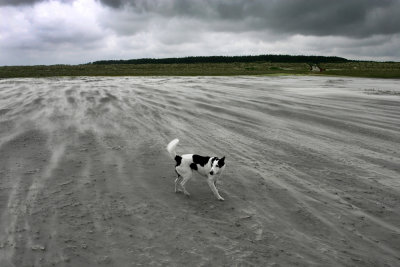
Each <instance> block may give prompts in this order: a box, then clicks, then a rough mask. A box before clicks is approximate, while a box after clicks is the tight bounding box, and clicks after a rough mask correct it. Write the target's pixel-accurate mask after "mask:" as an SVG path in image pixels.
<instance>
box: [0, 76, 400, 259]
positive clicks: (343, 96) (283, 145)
mask: <svg viewBox="0 0 400 267" xmlns="http://www.w3.org/2000/svg"><path fill="white" fill-rule="evenodd" d="M398 84H399V80H379V79H357V78H343V79H342V78H330V77H143V78H141V77H118V78H109V77H99V78H87V77H82V78H46V79H3V80H0V266H2V267H9V266H18V267H20V266H400V149H399V148H400V96H399V91H400V88H399V86H398ZM173 138H179V139H180V143H179V145H178V148H177V152H178V153H197V154H200V155H210V156H219V157H222V156H226V162H227V167H226V169H225V172H224V174H223V176H222V179H221V181H220V182H219V184H218V188H219V190H220V193H221V196H222V197H224V198H225V201H224V202H220V201H217V200H216V199H215V198H214V196H213V194H212V193H211V191H210V190H209V188H208V185H207V183H206V182H205V181H204V178H203V177H201V176H198V175H197V176H196V175H195V176H194V177H193V179H192V180H191V181H190V182H189V183H188V185H187V189H188V191H189V192H190V193H191V197H190V198H187V197H185V196H184V195H183V194H175V193H174V179H175V172H174V162H173V161H172V160H171V159H170V158H169V156H168V153H167V151H166V150H165V146H166V145H167V143H168V142H169V141H171V140H172V139H173Z"/></svg>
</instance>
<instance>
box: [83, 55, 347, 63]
mask: <svg viewBox="0 0 400 267" xmlns="http://www.w3.org/2000/svg"><path fill="white" fill-rule="evenodd" d="M254 62H270V63H307V62H318V63H343V62H348V60H347V59H345V58H342V57H323V56H291V55H259V56H231V57H229V56H208V57H180V58H141V59H128V60H101V61H95V62H93V63H91V64H96V65H105V64H107V65H110V64H197V63H203V64H204V63H254Z"/></svg>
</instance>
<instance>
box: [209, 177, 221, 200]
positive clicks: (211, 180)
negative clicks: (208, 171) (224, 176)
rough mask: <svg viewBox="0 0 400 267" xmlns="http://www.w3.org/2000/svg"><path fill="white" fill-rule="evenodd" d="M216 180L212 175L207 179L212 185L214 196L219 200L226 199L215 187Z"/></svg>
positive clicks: (210, 185)
mask: <svg viewBox="0 0 400 267" xmlns="http://www.w3.org/2000/svg"><path fill="white" fill-rule="evenodd" d="M214 182H215V180H214V179H213V178H212V177H209V178H208V179H207V183H208V186H209V187H210V189H211V191H212V192H213V193H214V196H215V197H216V198H217V199H218V200H221V201H224V199H223V198H222V197H221V196H220V195H219V193H218V190H217V188H216V187H215V184H214Z"/></svg>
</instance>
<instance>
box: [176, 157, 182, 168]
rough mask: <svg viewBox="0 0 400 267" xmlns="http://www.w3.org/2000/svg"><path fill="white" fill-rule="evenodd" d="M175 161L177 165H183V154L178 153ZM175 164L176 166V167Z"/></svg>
mask: <svg viewBox="0 0 400 267" xmlns="http://www.w3.org/2000/svg"><path fill="white" fill-rule="evenodd" d="M175 161H176V166H179V165H181V162H182V157H181V156H178V155H176V156H175ZM176 166H175V167H176Z"/></svg>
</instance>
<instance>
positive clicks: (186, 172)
mask: <svg viewBox="0 0 400 267" xmlns="http://www.w3.org/2000/svg"><path fill="white" fill-rule="evenodd" d="M178 143H179V140H178V139H174V140H172V141H171V142H170V143H169V144H168V146H167V150H168V153H169V154H170V155H171V158H172V159H174V160H175V161H176V166H175V171H176V173H177V174H178V178H176V180H175V192H176V193H177V192H181V191H182V190H180V189H179V188H178V187H179V186H180V187H182V189H183V193H184V194H185V195H186V196H189V195H190V194H189V192H188V191H187V190H186V189H185V184H186V183H187V181H189V179H190V178H191V177H192V175H193V170H195V171H197V172H198V173H200V174H201V175H203V176H206V177H207V183H208V185H209V186H210V188H211V191H212V192H213V193H214V195H215V197H216V198H217V199H218V200H221V201H223V200H224V199H223V198H222V197H221V196H220V195H219V193H218V190H217V188H216V187H215V185H216V183H217V180H218V178H219V177H220V176H221V174H222V172H223V171H224V169H225V166H226V164H225V157H223V158H221V159H219V158H217V157H203V156H199V155H196V154H184V155H182V156H179V155H177V154H176V152H175V148H176V146H177V145H178Z"/></svg>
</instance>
